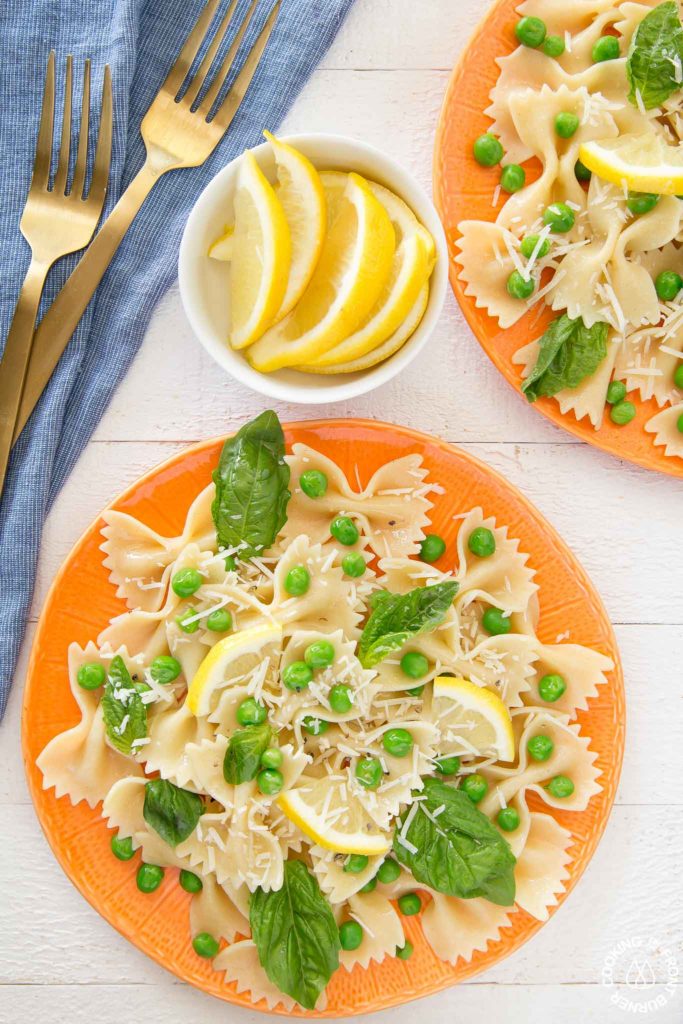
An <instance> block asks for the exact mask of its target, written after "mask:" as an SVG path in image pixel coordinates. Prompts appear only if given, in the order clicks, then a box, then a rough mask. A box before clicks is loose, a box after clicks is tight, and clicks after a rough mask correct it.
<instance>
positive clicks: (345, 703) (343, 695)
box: [329, 683, 353, 715]
mask: <svg viewBox="0 0 683 1024" xmlns="http://www.w3.org/2000/svg"><path fill="white" fill-rule="evenodd" d="M329 701H330V707H331V708H332V710H333V711H335V712H336V713H337V714H338V715H345V714H346V712H347V711H350V710H351V708H352V707H353V690H352V689H351V687H350V686H347V685H346V683H335V685H334V686H333V687H332V688H331V690H330V693H329Z"/></svg>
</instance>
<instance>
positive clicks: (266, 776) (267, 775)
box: [256, 768, 285, 796]
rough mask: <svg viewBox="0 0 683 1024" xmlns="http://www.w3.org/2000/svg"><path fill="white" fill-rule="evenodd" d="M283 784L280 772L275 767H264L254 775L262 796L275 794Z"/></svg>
mask: <svg viewBox="0 0 683 1024" xmlns="http://www.w3.org/2000/svg"><path fill="white" fill-rule="evenodd" d="M284 784H285V780H284V778H283V776H282V772H280V771H278V770H277V768H264V769H263V770H262V771H260V772H259V773H258V775H257V776H256V785H257V786H258V788H259V791H260V792H261V793H263V795H264V796H275V794H276V793H279V792H280V790H281V789H282V787H283V786H284Z"/></svg>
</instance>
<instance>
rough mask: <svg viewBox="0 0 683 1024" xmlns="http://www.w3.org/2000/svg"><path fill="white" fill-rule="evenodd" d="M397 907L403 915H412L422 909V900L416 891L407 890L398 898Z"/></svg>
mask: <svg viewBox="0 0 683 1024" xmlns="http://www.w3.org/2000/svg"><path fill="white" fill-rule="evenodd" d="M398 909H399V910H400V911H401V913H402V914H403V916H404V917H413V915H414V914H419V913H420V911H421V910H422V900H421V899H420V897H419V896H418V894H417V893H416V892H407V893H405V895H404V896H399V898H398Z"/></svg>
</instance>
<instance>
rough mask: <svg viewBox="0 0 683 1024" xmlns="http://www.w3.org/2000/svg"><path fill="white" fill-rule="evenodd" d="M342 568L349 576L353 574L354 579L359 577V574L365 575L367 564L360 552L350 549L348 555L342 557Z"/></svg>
mask: <svg viewBox="0 0 683 1024" xmlns="http://www.w3.org/2000/svg"><path fill="white" fill-rule="evenodd" d="M342 569H343V570H344V572H345V573H346V575H347V576H351V578H352V579H358V577H359V576H364V575H365V570H366V569H367V565H366V564H365V559H364V558H363V556H362V555H361V554H360V553H359V552H357V551H350V552H349V553H348V555H344V557H343V558H342Z"/></svg>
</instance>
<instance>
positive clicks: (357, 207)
mask: <svg viewBox="0 0 683 1024" xmlns="http://www.w3.org/2000/svg"><path fill="white" fill-rule="evenodd" d="M395 249H396V236H395V232H394V229H393V227H392V225H391V220H390V219H389V215H388V214H387V211H386V210H385V208H384V206H383V205H382V204H381V203H380V202H379V200H378V199H376V198H375V196H374V195H373V193H372V191H371V189H370V187H369V185H368V184H367V182H366V181H365V180H364V179H363V178H361V176H360V175H358V174H354V173H351V174H349V176H348V182H347V185H346V188H345V190H344V193H343V195H342V198H341V201H340V203H339V213H338V214H337V217H336V219H335V220H334V223H332V224H331V225H330V228H329V230H328V232H327V235H326V237H325V242H324V244H323V248H322V252H321V254H320V259H319V260H318V264H317V266H316V268H315V271H314V273H313V277H312V278H311V282H310V284H309V286H308V288H307V289H306V291H305V292H304V294H303V296H302V297H301V299H300V301H299V303H298V305H297V306H296V307H295V308H294V309H293V310H292V312H291V313H290V314H289V316H287V317H286V318H285V319H284V320H283V321H281V323H279V324H277V325H276V326H274V327H272V328H271V329H270V330H268V331H267V332H266V334H264V336H263V337H262V338H260V339H259V341H257V342H256V343H255V344H254V345H253V346H252V347H251V348H250V349H249V351H248V352H247V358H248V359H249V362H250V363H251V364H252V366H254V367H255V369H257V370H261V371H262V372H266V373H267V372H270V371H271V370H277V369H279V368H280V367H283V366H296V365H299V364H301V363H306V362H310V361H311V360H313V359H317V358H318V357H319V356H322V355H324V354H325V352H328V351H329V350H330V349H331V348H332V347H333V346H334V345H337V344H339V342H340V341H343V340H344V339H345V338H348V337H349V335H350V334H353V332H354V331H355V330H356V329H357V328H358V327H359V326H360V324H361V323H363V321H364V320H365V319H366V318H367V317H368V315H369V313H370V311H371V310H372V308H373V307H374V306H375V304H376V303H377V300H378V299H379V297H380V294H381V293H382V289H383V288H384V286H385V284H386V281H387V278H388V277H389V274H390V272H391V267H392V262H393V258H394V252H395Z"/></svg>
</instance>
